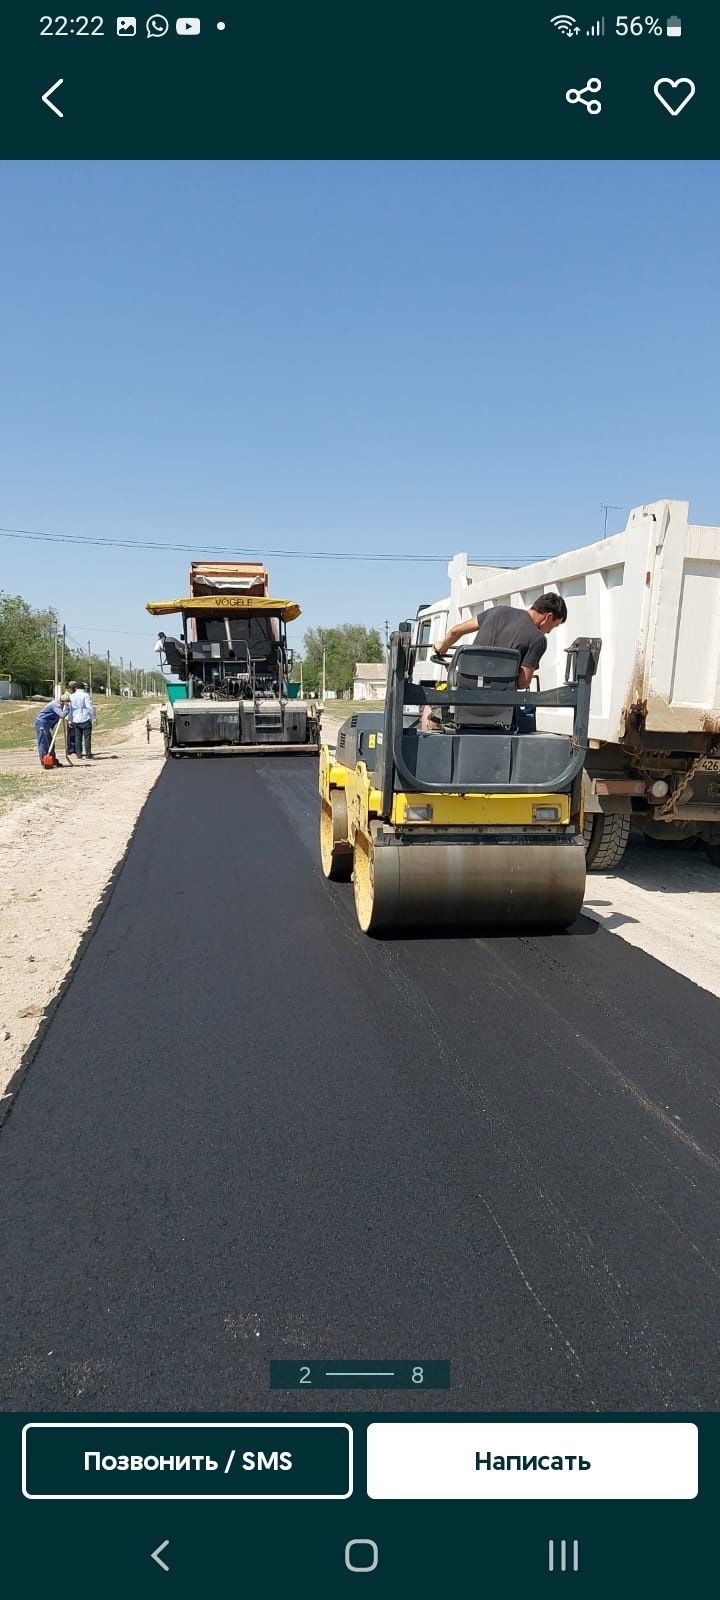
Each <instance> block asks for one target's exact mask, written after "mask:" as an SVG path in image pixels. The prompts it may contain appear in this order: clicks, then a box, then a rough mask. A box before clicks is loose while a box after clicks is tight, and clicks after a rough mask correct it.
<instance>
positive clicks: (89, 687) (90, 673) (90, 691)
mask: <svg viewBox="0 0 720 1600" xmlns="http://www.w3.org/2000/svg"><path fill="white" fill-rule="evenodd" d="M88 693H89V694H92V656H91V654H90V640H89V639H88Z"/></svg>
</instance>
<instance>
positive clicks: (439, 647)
mask: <svg viewBox="0 0 720 1600" xmlns="http://www.w3.org/2000/svg"><path fill="white" fill-rule="evenodd" d="M566 618H567V606H566V604H565V601H564V600H563V598H562V595H559V594H541V595H540V598H539V599H538V600H535V601H534V602H533V604H532V605H531V606H529V607H528V609H527V611H522V610H521V609H520V607H519V606H490V608H489V609H488V610H487V611H480V612H479V613H478V615H477V617H470V618H469V620H468V621H467V622H456V623H455V626H454V627H453V628H450V629H449V630H448V632H447V633H446V634H445V638H444V639H441V640H440V641H439V643H438V644H436V646H435V654H436V655H438V656H444V655H447V652H448V650H451V649H452V648H453V647H454V646H455V645H456V644H457V643H458V642H459V640H460V639H463V638H464V637H465V635H466V634H468V633H474V634H475V638H474V639H473V644H475V645H477V646H478V648H481V647H482V646H483V645H487V646H488V648H491V647H494V648H496V649H498V650H519V651H520V671H519V672H518V679H517V686H518V689H528V688H529V687H530V684H531V683H532V678H533V673H534V672H535V671H536V669H537V667H538V665H539V663H540V661H541V660H542V657H543V656H544V654H545V651H546V650H547V635H548V634H549V633H552V631H553V629H554V628H559V627H560V624H561V622H565V620H566Z"/></svg>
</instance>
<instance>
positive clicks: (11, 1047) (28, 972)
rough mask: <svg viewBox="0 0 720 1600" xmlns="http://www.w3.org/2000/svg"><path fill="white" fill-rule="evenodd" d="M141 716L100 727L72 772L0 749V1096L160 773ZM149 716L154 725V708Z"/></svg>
mask: <svg viewBox="0 0 720 1600" xmlns="http://www.w3.org/2000/svg"><path fill="white" fill-rule="evenodd" d="M146 715H147V713H146V712H143V713H142V714H141V716H140V717H139V718H138V719H137V720H136V721H135V722H133V723H131V724H130V725H129V726H128V727H125V728H121V729H115V730H112V731H110V732H107V733H105V734H103V733H102V732H100V733H99V734H98V736H97V739H96V741H95V742H94V749H95V750H96V752H97V755H96V758H95V759H94V760H93V761H91V762H82V763H80V764H79V765H78V763H75V764H74V765H73V767H72V768H71V767H69V766H63V767H61V768H59V769H55V770H54V771H49V772H42V771H41V770H40V767H39V762H38V758H37V753H36V752H35V751H33V750H29V751H28V750H27V749H22V750H21V749H15V750H4V751H2V752H0V797H1V794H2V788H3V784H4V785H5V788H6V794H5V809H4V810H2V811H0V925H1V927H2V934H1V935H0V1094H2V1093H3V1092H4V1090H5V1088H6V1086H7V1083H8V1081H9V1079H10V1078H11V1077H12V1074H13V1073H14V1072H15V1070H16V1068H17V1067H18V1066H19V1064H20V1061H21V1059H22V1057H23V1055H24V1053H25V1051H26V1049H27V1047H28V1045H29V1044H30V1042H31V1040H32V1039H33V1037H34V1035H35V1033H36V1031H37V1028H38V1026H39V1023H40V1019H41V1017H42V1016H43V1013H44V1012H45V1010H46V1008H47V1006H48V1005H49V1004H50V1001H51V1000H52V999H53V996H54V995H55V994H56V993H57V991H58V988H59V987H60V984H61V982H62V980H63V978H64V976H65V974H66V972H67V971H68V969H69V967H70V965H71V963H72V960H73V957H74V955H75V951H76V950H77V947H78V944H79V942H80V939H81V937H82V934H83V933H84V931H85V929H86V928H87V926H88V923H89V922H90V918H91V916H92V913H93V910H94V908H95V906H96V905H97V903H98V901H99V900H100V898H101V896H102V893H103V890H104V889H105V887H106V885H107V883H108V881H109V879H110V877H111V876H112V872H113V869H114V867H115V866H116V864H117V862H118V861H119V860H120V858H121V856H122V854H123V852H124V850H125V847H126V845H127V842H128V839H129V838H130V835H131V833H132V831H133V828H134V826H135V823H136V821H137V818H138V816H139V814H140V811H141V810H142V807H143V805H144V803H145V800H146V799H147V796H148V794H149V793H150V790H151V788H152V786H153V784H154V783H155V781H156V779H157V777H158V776H159V773H160V772H161V770H162V766H163V761H164V756H163V748H162V742H161V740H160V737H159V735H158V734H157V733H153V734H152V736H151V742H150V744H148V742H147V735H146V731H145V720H146ZM150 720H151V723H153V724H154V725H155V726H157V723H158V717H157V711H156V710H155V709H153V711H152V712H151V716H150ZM61 759H64V757H63V756H62V751H61ZM0 804H2V799H1V798H0Z"/></svg>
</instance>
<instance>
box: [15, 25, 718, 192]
mask: <svg viewBox="0 0 720 1600" xmlns="http://www.w3.org/2000/svg"><path fill="white" fill-rule="evenodd" d="M651 11H652V8H651V7H648V6H647V5H643V6H642V8H641V9H640V10H638V11H637V13H634V12H633V9H632V7H631V8H630V9H629V10H628V11H625V12H622V11H620V10H619V9H618V8H615V9H614V10H613V11H610V10H608V9H605V10H604V11H603V10H602V9H601V8H600V7H599V6H598V5H597V4H593V5H591V4H590V3H589V0H588V3H587V4H583V5H581V6H580V7H578V6H577V5H574V4H573V6H572V7H570V8H569V9H566V8H565V7H560V8H557V7H555V6H553V5H551V4H548V5H545V6H540V5H538V4H537V3H536V0H534V3H533V4H532V5H528V4H524V5H523V4H520V5H516V6H512V7H507V6H495V7H485V6H483V7H478V6H476V5H472V4H470V3H465V4H450V5H449V6H445V7H443V8H442V10H438V8H437V7H433V8H430V7H429V6H425V7H423V6H421V5H410V4H408V3H399V4H394V5H393V6H390V7H388V6H380V5H379V4H372V3H371V4H370V5H367V6H364V7H363V8H362V9H361V10H358V9H357V8H355V9H353V8H347V7H346V8H338V7H337V6H336V5H315V6H312V7H298V6H296V5H292V6H290V5H288V6H285V7H283V6H280V7H267V6H266V7H261V6H255V7H253V6H249V7H242V8H241V7H239V6H237V5H236V4H235V3H234V0H230V3H228V4H225V3H223V0H217V4H216V5H214V6H213V8H212V10H208V9H207V7H203V8H202V9H201V15H200V16H199V17H194V18H189V19H184V22H185V23H188V22H189V23H192V24H193V26H192V27H188V26H184V27H180V23H181V21H182V20H183V19H178V18H177V15H176V13H173V14H172V16H171V15H169V14H168V16H167V18H161V20H160V24H156V25H155V28H154V30H153V31H151V32H150V33H149V32H148V28H149V14H148V12H147V11H145V13H143V14H142V15H140V16H138V17H136V18H134V19H133V18H124V19H118V17H117V16H116V15H112V16H110V15H105V14H104V13H103V14H102V15H101V14H100V13H99V12H98V13H97V14H96V15H94V16H93V17H92V18H89V19H88V18H85V17H82V16H80V17H77V16H75V17H64V16H56V15H55V14H50V13H49V12H45V14H43V13H42V8H41V7H37V8H34V7H31V6H28V5H27V4H26V5H23V6H15V7H12V8H9V14H8V15H7V17H6V18H5V20H4V23H3V56H4V69H5V71H4V84H3V94H2V97H0V154H2V155H3V156H4V157H8V156H15V157H25V158H26V157H47V158H50V159H63V158H67V157H73V158H78V157H86V158H92V159H97V158H98V157H105V158H116V157H121V158H141V159H142V158H173V157H175V158H183V159H192V158H195V159H201V158H215V159H223V158H254V159H258V158H259V159H262V158H273V159H283V158H293V159H295V158H303V159H338V158H340V159H342V158H346V159H347V158H349V159H355V158H375V159H393V158H395V159H403V160H405V159H418V158H420V159H437V158H440V159H463V158H475V159H483V158H499V159H518V158H524V159H528V158H529V159H535V158H538V159H541V158H544V159H547V158H551V159H562V158H575V157H581V158H585V159H594V158H597V157H604V158H607V157H614V158H617V157H620V158H623V157H624V158H658V159H668V158H669V159H672V158H686V157H701V158H708V157H717V156H718V154H720V125H719V123H718V118H717V115H716V111H715V104H716V81H715V78H716V64H717V60H718V44H719V43H720V12H719V11H718V8H717V7H714V6H713V7H709V6H706V5H700V4H698V3H697V0H694V3H693V4H692V6H685V5H683V7H682V8H681V15H680V17H679V18H678V17H676V16H675V15H674V13H672V12H668V11H667V10H666V11H664V12H663V13H662V15H658V16H655V15H654V14H652V15H651ZM157 15H158V14H157V13H156V14H155V16H157ZM133 22H134V23H135V27H134V29H133V28H128V27H127V26H126V27H124V28H122V27H121V25H122V24H123V23H126V24H127V23H133ZM163 22H166V23H167V26H166V28H164V29H163V27H162V23H163ZM86 24H87V25H86ZM195 24H197V27H196V26H195ZM593 84H599V85H600V87H599V88H593V87H592V85H593ZM44 96H45V97H46V98H43V97H44Z"/></svg>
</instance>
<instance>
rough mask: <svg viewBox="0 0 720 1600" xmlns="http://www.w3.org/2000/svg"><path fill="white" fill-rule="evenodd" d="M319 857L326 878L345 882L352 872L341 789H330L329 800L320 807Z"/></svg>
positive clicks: (350, 850)
mask: <svg viewBox="0 0 720 1600" xmlns="http://www.w3.org/2000/svg"><path fill="white" fill-rule="evenodd" d="M320 859H321V862H322V869H323V873H324V874H325V877H326V878H335V879H336V880H338V879H339V880H340V881H341V882H343V881H344V882H345V883H347V880H348V878H349V877H350V874H351V872H352V864H353V855H352V845H351V844H349V843H348V814H347V800H346V798H345V791H344V790H343V789H331V791H330V800H329V802H323V804H322V806H321V808H320Z"/></svg>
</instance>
